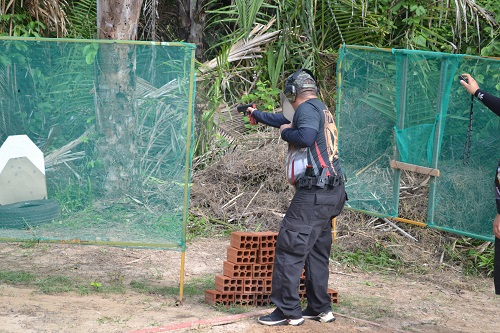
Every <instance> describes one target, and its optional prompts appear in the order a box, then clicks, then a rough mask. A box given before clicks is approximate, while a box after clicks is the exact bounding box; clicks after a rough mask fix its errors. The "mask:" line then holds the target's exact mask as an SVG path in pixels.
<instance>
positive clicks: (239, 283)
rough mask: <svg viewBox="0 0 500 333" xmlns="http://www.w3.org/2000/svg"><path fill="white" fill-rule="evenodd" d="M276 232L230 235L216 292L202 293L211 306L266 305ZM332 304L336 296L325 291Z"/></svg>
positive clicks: (301, 288) (302, 288) (303, 293)
mask: <svg viewBox="0 0 500 333" xmlns="http://www.w3.org/2000/svg"><path fill="white" fill-rule="evenodd" d="M277 237H278V233H276V232H240V231H237V232H233V233H231V241H230V246H229V247H228V248H227V260H225V261H224V263H223V274H222V275H216V276H215V290H206V291H205V300H206V302H207V303H208V304H211V305H232V304H240V305H257V306H263V305H269V304H270V303H271V301H270V299H269V297H270V296H271V285H272V274H273V263H274V249H275V247H276V239H277ZM304 281H305V276H304V272H303V273H302V276H301V278H300V285H299V295H300V298H301V299H305V296H306V289H305V285H304ZM328 293H329V294H330V297H331V300H332V303H338V293H337V292H336V291H335V290H332V289H328Z"/></svg>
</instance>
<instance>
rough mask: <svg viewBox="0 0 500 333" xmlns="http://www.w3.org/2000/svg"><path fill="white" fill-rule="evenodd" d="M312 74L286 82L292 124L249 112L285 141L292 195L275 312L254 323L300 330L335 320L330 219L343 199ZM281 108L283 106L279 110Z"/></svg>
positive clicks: (277, 269) (302, 72)
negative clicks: (304, 305)
mask: <svg viewBox="0 0 500 333" xmlns="http://www.w3.org/2000/svg"><path fill="white" fill-rule="evenodd" d="M317 94H318V88H317V86H316V81H315V79H314V76H313V74H312V73H311V72H310V71H309V70H307V69H299V70H298V71H297V72H295V73H294V74H293V75H290V76H289V77H288V79H287V80H286V83H285V89H284V95H285V96H286V98H287V99H288V101H289V102H290V103H291V106H292V107H293V109H294V113H293V120H292V122H290V121H289V120H287V119H286V118H285V116H284V115H283V114H271V113H266V112H262V111H259V110H256V109H253V108H248V110H247V111H248V112H249V114H250V116H251V117H253V119H255V120H256V121H257V122H260V123H264V124H266V125H269V126H273V127H276V128H279V129H280V135H281V138H282V139H283V140H285V141H286V142H288V155H287V159H286V172H287V178H288V181H289V182H290V184H292V185H294V186H295V187H296V192H295V195H294V197H293V199H292V202H291V203H290V206H289V208H288V210H287V212H286V214H285V216H284V218H283V221H282V223H281V227H280V231H279V233H278V239H277V243H276V252H275V258H274V269H273V279H272V294H271V301H272V302H273V303H274V304H275V305H276V309H275V310H274V311H273V312H272V313H271V314H269V315H266V316H262V317H260V318H259V319H258V321H259V322H260V323H261V324H264V325H272V326H274V325H294V326H297V325H301V324H302V323H303V322H304V319H303V318H306V319H314V320H318V321H321V322H332V321H334V320H335V317H334V316H333V313H332V311H331V300H330V295H329V294H328V276H329V258H330V251H331V246H332V235H331V230H332V224H331V221H332V218H333V217H335V216H337V215H338V214H340V212H341V211H342V209H343V207H344V203H345V201H346V199H347V195H346V192H345V187H344V177H343V174H342V171H341V168H340V165H339V161H338V154H337V128H336V125H335V123H334V120H333V117H332V115H331V113H330V111H328V108H327V107H326V105H325V104H324V103H323V102H321V101H320V100H319V99H318V95H317ZM283 107H285V106H283ZM304 268H305V277H306V283H305V286H306V297H307V308H306V309H305V310H304V311H302V308H301V306H300V297H299V283H300V276H301V274H302V269H304Z"/></svg>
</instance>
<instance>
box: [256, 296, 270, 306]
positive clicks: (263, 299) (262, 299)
mask: <svg viewBox="0 0 500 333" xmlns="http://www.w3.org/2000/svg"><path fill="white" fill-rule="evenodd" d="M270 297H271V295H269V294H255V300H254V304H255V305H257V306H267V305H270V304H271V303H272V302H271V299H270Z"/></svg>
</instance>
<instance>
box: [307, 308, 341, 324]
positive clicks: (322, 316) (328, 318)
mask: <svg viewBox="0 0 500 333" xmlns="http://www.w3.org/2000/svg"><path fill="white" fill-rule="evenodd" d="M302 317H303V318H305V319H312V320H316V321H319V322H322V323H331V322H332V321H335V317H334V316H333V312H332V311H328V312H321V313H317V312H314V311H312V310H311V309H309V308H306V309H305V310H302Z"/></svg>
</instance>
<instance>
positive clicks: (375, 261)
mask: <svg viewBox="0 0 500 333" xmlns="http://www.w3.org/2000/svg"><path fill="white" fill-rule="evenodd" d="M332 259H334V260H335V261H338V262H340V263H342V264H343V265H347V266H353V267H357V268H359V269H361V270H363V271H367V272H374V271H381V272H383V271H387V270H394V271H399V270H400V269H402V268H403V267H404V262H403V260H401V258H400V257H399V256H398V255H397V254H396V253H394V252H393V251H392V249H391V248H390V247H384V246H382V245H380V243H375V245H374V246H373V247H371V248H369V249H359V250H356V251H355V252H350V251H346V250H344V249H341V248H338V247H336V248H335V249H334V250H333V251H332Z"/></svg>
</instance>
